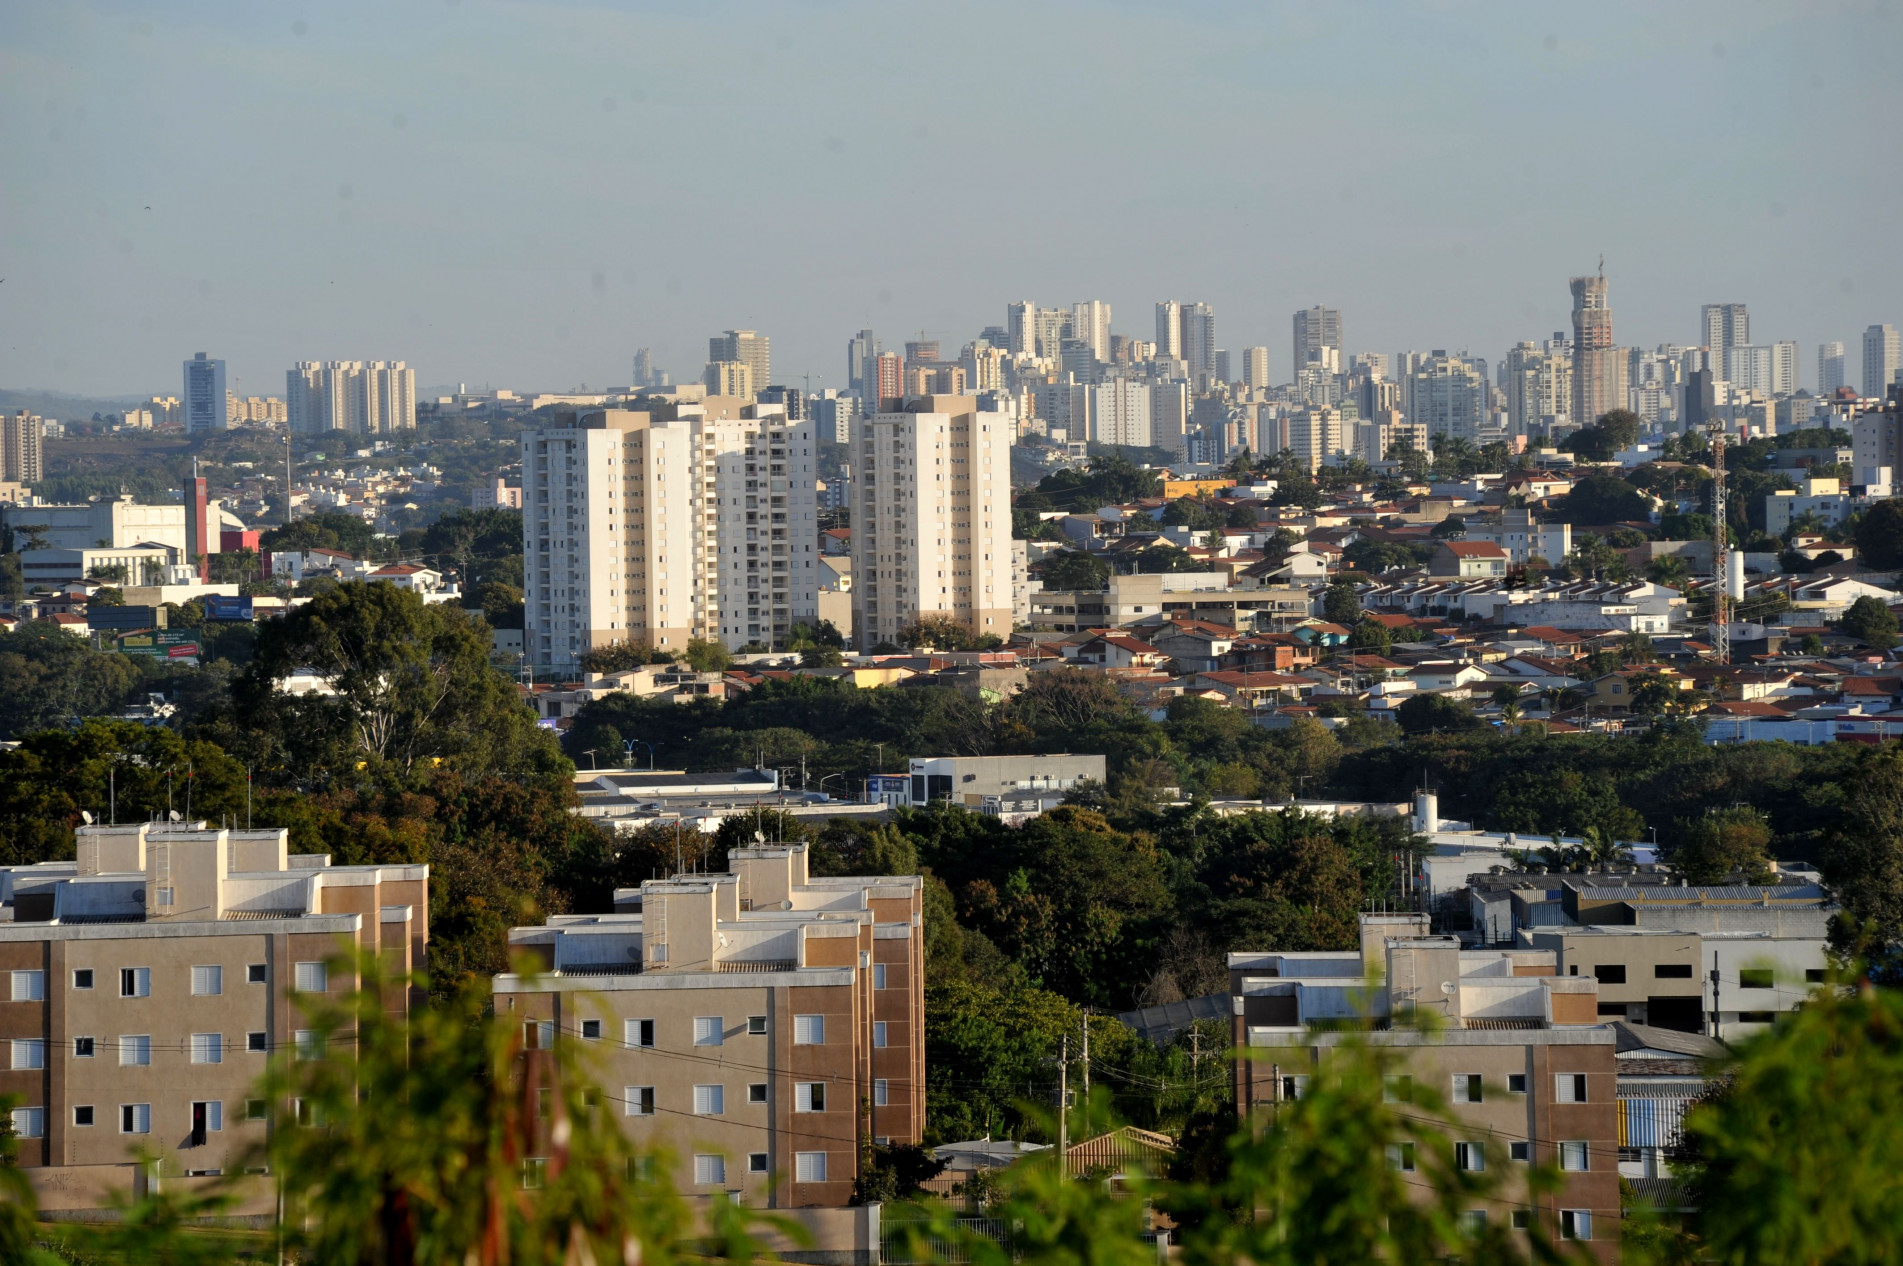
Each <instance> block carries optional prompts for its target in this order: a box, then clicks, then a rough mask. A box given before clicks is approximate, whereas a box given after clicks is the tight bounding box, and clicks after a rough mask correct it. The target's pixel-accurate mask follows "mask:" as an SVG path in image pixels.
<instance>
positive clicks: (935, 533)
mask: <svg viewBox="0 0 1903 1266" xmlns="http://www.w3.org/2000/svg"><path fill="white" fill-rule="evenodd" d="M903 403H904V407H903V408H901V409H896V410H882V411H881V412H879V413H875V414H870V415H868V416H866V417H863V418H860V419H859V421H858V422H857V424H856V425H855V427H854V440H853V445H852V462H853V474H854V481H853V496H854V498H855V499H856V501H855V504H854V505H853V506H852V507H851V509H852V563H853V568H852V572H853V585H852V607H853V610H852V631H853V637H854V639H855V640H857V641H858V642H859V644H860V646H861V647H862V648H864V649H870V648H872V647H873V646H876V645H878V644H879V643H881V642H897V641H898V637H899V633H900V630H902V629H905V628H908V627H910V626H912V625H915V624H917V623H918V622H919V621H920V620H921V619H927V618H931V619H945V620H951V621H954V622H956V623H958V624H961V625H963V626H964V627H965V628H967V629H969V630H970V631H971V632H972V633H973V634H974V635H978V636H982V635H984V634H987V633H990V634H994V635H996V636H998V637H1001V638H1002V637H1007V636H1009V635H1010V632H1011V618H1012V601H1011V599H1012V589H1011V585H1012V576H1011V558H1012V551H1011V439H1012V435H1013V428H1012V426H1011V425H1010V423H1009V419H1008V417H1007V416H1006V415H1004V414H999V413H990V412H985V411H982V410H980V409H979V408H978V404H979V400H978V397H976V396H944V395H932V396H921V397H914V398H912V399H911V400H907V401H905V402H903ZM807 534H808V535H809V536H810V535H812V533H811V530H810V529H809V530H808V533H807Z"/></svg>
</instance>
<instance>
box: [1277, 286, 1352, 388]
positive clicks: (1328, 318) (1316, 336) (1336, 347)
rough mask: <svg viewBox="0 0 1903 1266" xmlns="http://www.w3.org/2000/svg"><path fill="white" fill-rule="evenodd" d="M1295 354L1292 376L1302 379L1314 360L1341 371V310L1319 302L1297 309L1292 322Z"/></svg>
mask: <svg viewBox="0 0 1903 1266" xmlns="http://www.w3.org/2000/svg"><path fill="white" fill-rule="evenodd" d="M1292 324H1293V326H1294V335H1295V337H1294V343H1293V347H1292V351H1293V354H1294V360H1293V363H1292V364H1293V367H1292V368H1291V369H1290V371H1289V373H1290V376H1291V377H1293V378H1297V379H1299V378H1300V377H1301V373H1302V370H1303V369H1304V368H1306V367H1307V365H1308V363H1309V362H1310V361H1311V360H1320V361H1322V362H1324V363H1325V364H1326V365H1327V366H1328V369H1329V372H1330V373H1340V372H1341V310H1340V309H1339V308H1324V307H1322V306H1321V305H1320V304H1317V305H1316V306H1314V307H1312V308H1304V309H1302V310H1301V311H1300V312H1297V313H1296V314H1295V317H1294V321H1293V323H1292Z"/></svg>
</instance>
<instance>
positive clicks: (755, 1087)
mask: <svg viewBox="0 0 1903 1266" xmlns="http://www.w3.org/2000/svg"><path fill="white" fill-rule="evenodd" d="M747 1102H748V1103H765V1102H766V1083H765V1082H764V1081H755V1082H749V1083H748V1085H747Z"/></svg>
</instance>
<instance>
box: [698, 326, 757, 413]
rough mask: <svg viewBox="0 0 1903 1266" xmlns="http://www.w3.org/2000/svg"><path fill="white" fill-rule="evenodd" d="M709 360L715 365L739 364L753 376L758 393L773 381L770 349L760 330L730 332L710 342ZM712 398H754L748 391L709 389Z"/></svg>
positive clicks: (709, 340)
mask: <svg viewBox="0 0 1903 1266" xmlns="http://www.w3.org/2000/svg"><path fill="white" fill-rule="evenodd" d="M707 359H708V360H710V361H713V362H715V363H719V362H721V361H739V362H740V363H741V364H743V365H745V366H746V367H747V369H748V370H749V371H750V372H751V373H752V375H753V390H754V391H759V390H760V389H761V388H763V387H765V386H766V385H767V384H768V383H770V382H772V381H773V357H772V355H771V354H770V351H769V348H768V340H767V336H766V335H764V334H761V333H760V332H758V331H757V330H728V331H726V332H725V333H723V334H716V335H714V336H713V337H712V338H710V339H708V340H707ZM707 390H708V392H709V393H710V394H713V395H738V396H741V397H743V398H745V399H749V400H750V399H752V396H751V395H750V394H748V393H746V392H738V391H716V390H715V389H714V388H713V387H711V386H710V387H708V389H707Z"/></svg>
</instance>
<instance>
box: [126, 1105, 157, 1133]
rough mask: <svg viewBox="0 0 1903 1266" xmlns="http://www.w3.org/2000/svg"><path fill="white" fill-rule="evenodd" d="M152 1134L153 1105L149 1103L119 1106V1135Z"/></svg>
mask: <svg viewBox="0 0 1903 1266" xmlns="http://www.w3.org/2000/svg"><path fill="white" fill-rule="evenodd" d="M151 1132H152V1105H151V1104H149V1103H122V1104H120V1105H119V1133H121V1134H150V1133H151Z"/></svg>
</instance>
